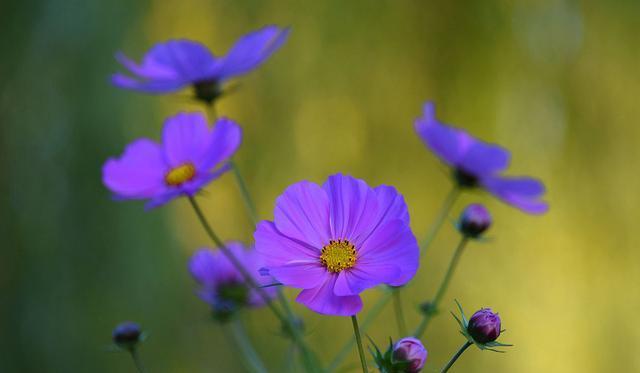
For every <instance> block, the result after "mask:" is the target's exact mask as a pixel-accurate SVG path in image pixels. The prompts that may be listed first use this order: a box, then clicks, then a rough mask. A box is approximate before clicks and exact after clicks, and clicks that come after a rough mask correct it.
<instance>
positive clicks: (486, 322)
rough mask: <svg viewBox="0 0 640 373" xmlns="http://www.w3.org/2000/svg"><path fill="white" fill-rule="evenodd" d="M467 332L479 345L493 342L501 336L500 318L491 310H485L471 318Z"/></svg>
mask: <svg viewBox="0 0 640 373" xmlns="http://www.w3.org/2000/svg"><path fill="white" fill-rule="evenodd" d="M467 332H468V333H469V335H470V336H471V337H473V339H474V340H475V341H476V342H478V343H481V344H485V343H489V342H493V341H495V340H496V339H498V337H499V336H500V316H498V314H497V313H493V312H492V311H491V308H483V309H481V310H480V311H477V312H476V313H474V314H473V316H471V318H470V319H469V325H467Z"/></svg>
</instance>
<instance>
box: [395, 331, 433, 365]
mask: <svg viewBox="0 0 640 373" xmlns="http://www.w3.org/2000/svg"><path fill="white" fill-rule="evenodd" d="M393 359H394V360H395V361H407V362H409V364H408V366H406V367H405V368H404V369H403V370H402V372H404V373H418V372H420V371H421V370H422V368H423V367H424V363H425V362H426V361H427V349H426V348H424V346H423V345H422V342H420V340H419V339H417V338H413V337H407V338H402V339H401V340H399V341H398V342H396V344H395V345H394V346H393Z"/></svg>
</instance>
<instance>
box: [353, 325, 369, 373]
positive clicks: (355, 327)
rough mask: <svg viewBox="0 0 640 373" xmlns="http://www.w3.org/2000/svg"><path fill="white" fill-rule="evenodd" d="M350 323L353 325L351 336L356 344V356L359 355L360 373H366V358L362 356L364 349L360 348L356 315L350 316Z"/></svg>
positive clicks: (360, 340)
mask: <svg viewBox="0 0 640 373" xmlns="http://www.w3.org/2000/svg"><path fill="white" fill-rule="evenodd" d="M351 323H352V324H353V335H354V336H355V337H356V342H357V343H358V354H359V355H360V364H361V365H362V372H363V373H368V372H369V369H367V357H366V356H365V354H364V348H362V337H361V336H360V328H359V327H358V318H357V317H356V315H353V316H351Z"/></svg>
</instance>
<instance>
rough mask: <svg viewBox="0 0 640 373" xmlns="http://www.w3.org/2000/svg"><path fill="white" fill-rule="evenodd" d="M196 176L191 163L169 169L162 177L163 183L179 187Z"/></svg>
mask: <svg viewBox="0 0 640 373" xmlns="http://www.w3.org/2000/svg"><path fill="white" fill-rule="evenodd" d="M195 176H196V168H195V167H194V166H193V164H191V163H185V164H183V165H180V166H178V167H175V168H173V169H171V170H170V171H169V172H167V174H166V175H165V176H164V181H165V182H166V183H167V185H170V186H179V185H182V184H183V183H185V182H187V181H189V180H191V179H193V178H194V177H195Z"/></svg>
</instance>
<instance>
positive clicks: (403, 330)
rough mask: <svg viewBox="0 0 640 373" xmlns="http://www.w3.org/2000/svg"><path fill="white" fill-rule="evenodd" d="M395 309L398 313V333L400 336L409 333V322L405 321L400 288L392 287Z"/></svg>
mask: <svg viewBox="0 0 640 373" xmlns="http://www.w3.org/2000/svg"><path fill="white" fill-rule="evenodd" d="M391 294H393V309H394V313H395V314H396V324H397V325H398V333H399V334H400V337H404V336H406V335H407V324H406V323H405V321H404V312H402V298H401V297H400V288H392V289H391Z"/></svg>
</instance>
